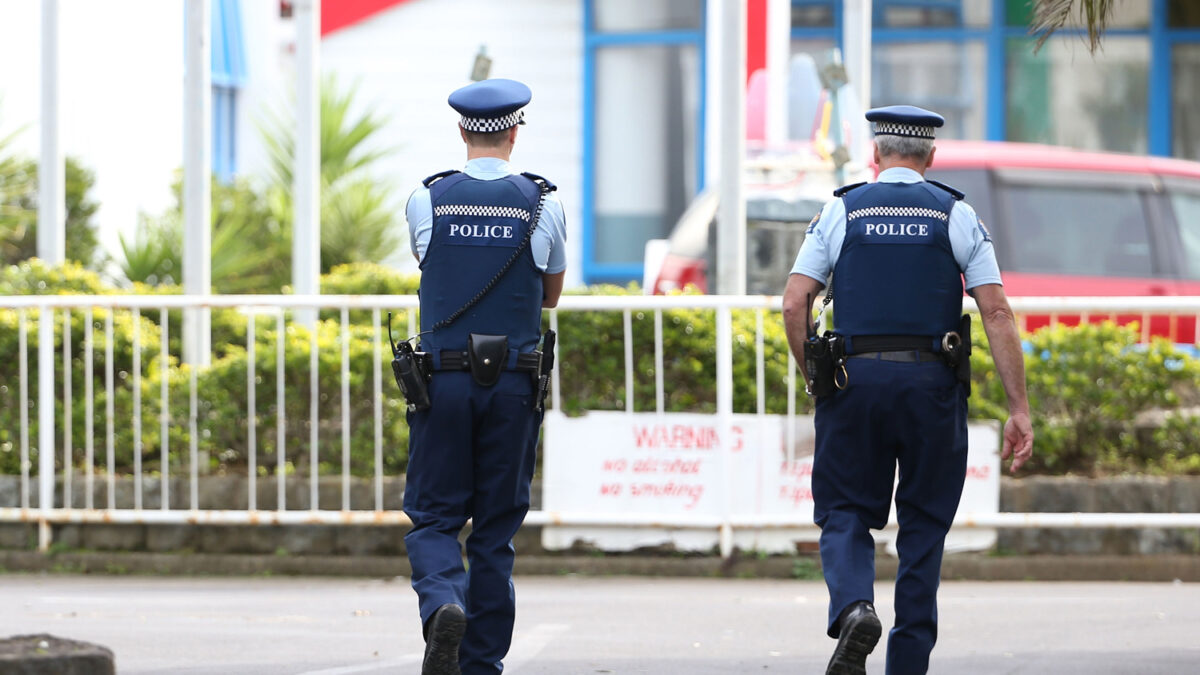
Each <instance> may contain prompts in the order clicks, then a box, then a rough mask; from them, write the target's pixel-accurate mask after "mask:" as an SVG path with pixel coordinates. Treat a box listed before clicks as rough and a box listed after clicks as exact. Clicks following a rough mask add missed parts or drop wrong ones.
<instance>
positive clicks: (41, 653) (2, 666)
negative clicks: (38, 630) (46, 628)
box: [0, 633, 116, 675]
mask: <svg viewBox="0 0 1200 675" xmlns="http://www.w3.org/2000/svg"><path fill="white" fill-rule="evenodd" d="M0 672H3V673H5V674H6V675H112V674H113V673H115V672H116V669H115V667H114V665H113V653H112V651H111V650H109V649H108V648H107V647H101V646H100V645H95V644H91V643H88V642H79V641H76V640H67V639H64V638H60V637H55V636H53V635H47V634H44V633H43V634H38V635H17V636H14V637H10V638H7V639H3V640H0Z"/></svg>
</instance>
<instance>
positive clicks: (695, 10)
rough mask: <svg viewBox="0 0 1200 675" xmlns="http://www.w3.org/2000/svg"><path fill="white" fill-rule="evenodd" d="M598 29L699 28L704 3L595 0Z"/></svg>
mask: <svg viewBox="0 0 1200 675" xmlns="http://www.w3.org/2000/svg"><path fill="white" fill-rule="evenodd" d="M592 7H593V10H592V18H593V20H594V21H595V26H596V30H598V31H639V30H642V31H646V30H679V29H687V28H700V27H701V26H703V25H704V3H703V2H698V1H697V0H598V1H597V2H595V3H592Z"/></svg>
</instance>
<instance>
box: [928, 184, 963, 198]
mask: <svg viewBox="0 0 1200 675" xmlns="http://www.w3.org/2000/svg"><path fill="white" fill-rule="evenodd" d="M925 182H926V183H929V184H930V185H936V186H938V187H940V188H942V189H943V190H945V191H946V192H949V193H950V196H951V197H954V199H955V200H956V201H962V199H963V197H966V195H965V194H963V193H962V192H960V191H959V190H955V189H954V188H952V187H950V186H949V185H946V184H945V183H939V182H937V181H936V180H926V181H925Z"/></svg>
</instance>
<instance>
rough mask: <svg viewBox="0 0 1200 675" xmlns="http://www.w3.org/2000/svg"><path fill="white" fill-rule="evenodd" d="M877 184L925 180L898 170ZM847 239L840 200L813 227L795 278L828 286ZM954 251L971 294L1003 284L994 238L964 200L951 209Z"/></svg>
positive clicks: (882, 176)
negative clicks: (990, 286) (987, 286)
mask: <svg viewBox="0 0 1200 675" xmlns="http://www.w3.org/2000/svg"><path fill="white" fill-rule="evenodd" d="M877 180H878V182H880V183H920V182H922V181H924V180H925V179H924V178H922V177H921V174H919V173H917V172H916V171H913V170H912V169H906V168H904V167H894V168H891V169H886V170H884V171H881V172H880V173H879V178H878V179H877ZM845 238H846V205H845V203H844V202H842V200H841V198H838V199H834V200H833V201H830V202H828V203H826V204H825V208H823V209H821V217H820V218H817V221H816V222H815V223H814V224H812V225H809V228H808V231H807V232H806V233H805V235H804V243H803V244H801V246H800V253H799V254H798V255H797V256H796V264H795V265H793V266H792V274H803V275H804V276H807V277H812V278H813V279H816V280H817V281H820V282H821V283H822V284H823V283H825V281H826V279H828V278H829V274H830V272H832V271H833V268H834V266H836V265H837V261H838V256H839V255H841V253H842V241H843V240H845ZM950 248H951V250H953V251H954V260H955V261H957V262H958V268H959V269H960V270H962V272H963V279H964V280H965V282H966V288H967V289H968V290H969V289H972V288H975V287H976V286H982V285H983V284H999V283H1002V282H1001V281H1000V266H999V265H997V264H996V251H995V249H994V248H992V237H991V235H989V234H988V231H987V228H986V227H984V225H983V221H981V220H979V216H977V215H975V209H973V208H971V205H970V204H968V203H966V202H965V201H962V200H958V201H955V202H954V206H953V207H951V209H950Z"/></svg>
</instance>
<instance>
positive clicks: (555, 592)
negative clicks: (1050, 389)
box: [0, 574, 1200, 675]
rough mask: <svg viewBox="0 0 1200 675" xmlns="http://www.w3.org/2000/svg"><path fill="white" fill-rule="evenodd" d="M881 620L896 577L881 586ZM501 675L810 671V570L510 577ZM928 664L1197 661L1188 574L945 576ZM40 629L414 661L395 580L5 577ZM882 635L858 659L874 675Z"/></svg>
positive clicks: (172, 649) (329, 672)
mask: <svg viewBox="0 0 1200 675" xmlns="http://www.w3.org/2000/svg"><path fill="white" fill-rule="evenodd" d="M876 594H877V595H876V605H877V606H878V608H879V610H880V616H881V618H882V619H883V621H884V626H885V629H886V628H887V627H888V626H889V625H890V623H891V620H892V612H891V601H892V586H891V584H885V583H881V584H879V585H878V586H877V587H876ZM517 596H518V612H517V629H516V634H515V636H514V640H513V648H512V651H511V652H510V654H509V658H508V659H507V660H506V664H507V668H506V669H505V672H506V673H515V674H517V675H576V674H578V675H585V674H593V673H616V674H622V675H623V674H626V673H655V674H664V675H672V674H678V675H685V674H686V675H707V674H709V673H714V674H715V673H823V672H824V667H825V663H826V660H827V659H828V655H829V653H830V650H831V649H832V647H833V641H832V640H830V639H828V638H826V637H825V636H824V621H825V611H826V610H825V601H826V595H825V588H824V585H823V584H822V583H821V582H810V581H779V580H746V579H653V578H644V577H612V578H583V577H571V576H564V577H523V578H518V579H517ZM940 596H941V603H940V608H941V611H940V614H941V638H940V643H939V644H938V647H937V649H936V650H935V651H934V654H933V663H932V665H931V668H930V673H943V674H951V673H953V674H960V673H971V674H974V675H993V674H997V675H998V674H1000V673H1004V674H1010V673H1013V674H1015V673H1056V674H1057V673H1063V674H1073V673H1079V674H1083V673H1087V674H1089V675H1091V674H1105V673H1130V674H1134V673H1136V674H1138V675H1147V674H1155V673H1200V584H1184V583H1178V582H1176V583H1161V584H1143V583H1138V584H1134V583H1032V582H1027V583H995V582H994V583H986V582H946V583H944V584H943V585H942V589H941V594H940ZM41 632H46V633H50V634H52V635H56V636H59V637H64V638H70V639H75V640H84V641H87V642H94V643H98V644H101V645H104V646H107V647H109V648H110V649H112V650H113V652H114V653H115V654H116V658H117V670H118V673H121V674H123V675H128V674H132V673H187V674H192V675H199V674H201V673H203V674H212V675H216V674H218V673H219V674H222V675H230V674H236V673H256V674H257V673H267V674H271V673H278V674H287V675H353V674H358V673H364V674H381V673H417V672H419V670H420V659H421V651H422V648H423V644H422V641H421V636H420V630H419V626H418V620H417V618H416V597H415V595H414V594H413V592H412V590H411V589H410V588H409V586H408V582H407V579H402V578H401V579H394V580H378V581H365V580H352V579H338V578H280V577H263V578H164V577H149V576H147V577H137V576H114V577H103V576H82V577H81V576H60V575H33V574H8V575H0V637H8V636H13V635H21V634H30V633H41ZM884 651H885V646H884V643H883V642H881V643H880V646H879V647H877V648H876V650H875V653H874V654H873V655H872V656H871V659H870V660H869V661H868V670H869V672H870V673H872V674H875V673H883V670H884V668H883V666H884Z"/></svg>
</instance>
